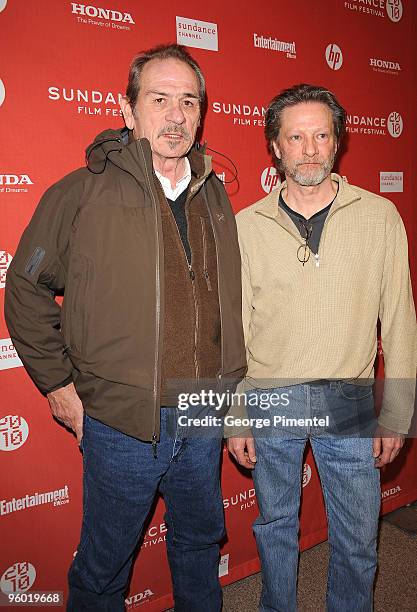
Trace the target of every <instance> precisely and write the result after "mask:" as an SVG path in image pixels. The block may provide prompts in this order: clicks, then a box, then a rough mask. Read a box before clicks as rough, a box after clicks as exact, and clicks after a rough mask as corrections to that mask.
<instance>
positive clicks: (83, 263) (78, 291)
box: [64, 253, 94, 353]
mask: <svg viewBox="0 0 417 612" xmlns="http://www.w3.org/2000/svg"><path fill="white" fill-rule="evenodd" d="M93 283H94V275H93V262H92V261H91V260H90V259H88V258H87V257H85V256H84V255H82V254H81V253H74V254H73V257H72V261H71V264H70V271H69V277H68V282H67V290H66V296H65V298H64V304H65V317H64V321H65V323H64V335H65V342H66V344H67V345H68V346H69V348H70V350H74V351H76V352H79V353H82V352H84V351H85V348H86V346H87V340H88V335H89V333H90V323H91V310H92V303H93V298H94V286H93Z"/></svg>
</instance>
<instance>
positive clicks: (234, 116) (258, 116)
mask: <svg viewBox="0 0 417 612" xmlns="http://www.w3.org/2000/svg"><path fill="white" fill-rule="evenodd" d="M211 111H212V112H213V113H215V114H216V115H224V116H226V117H228V118H229V120H230V121H231V122H232V123H233V125H237V126H242V127H253V126H257V127H264V126H265V113H266V108H265V107H263V106H257V105H251V104H240V103H239V104H234V103H233V102H213V103H212V105H211Z"/></svg>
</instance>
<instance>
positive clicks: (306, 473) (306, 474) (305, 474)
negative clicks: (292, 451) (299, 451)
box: [303, 463, 311, 487]
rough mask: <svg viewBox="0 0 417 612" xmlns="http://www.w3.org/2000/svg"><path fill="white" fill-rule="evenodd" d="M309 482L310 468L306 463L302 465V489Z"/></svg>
mask: <svg viewBox="0 0 417 612" xmlns="http://www.w3.org/2000/svg"><path fill="white" fill-rule="evenodd" d="M310 480H311V467H310V466H309V465H308V463H305V464H304V467H303V487H306V486H307V485H308V483H309V482H310Z"/></svg>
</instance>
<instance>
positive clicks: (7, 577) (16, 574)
mask: <svg viewBox="0 0 417 612" xmlns="http://www.w3.org/2000/svg"><path fill="white" fill-rule="evenodd" d="M35 579H36V570H35V568H34V566H33V565H32V564H31V563H29V562H28V561H18V562H17V563H14V564H13V565H11V566H10V567H9V568H7V570H6V571H5V572H4V573H3V575H2V577H1V578H0V589H1V591H2V593H4V594H5V595H7V594H8V593H24V592H25V591H27V590H28V589H30V587H31V586H32V585H33V583H34V582H35Z"/></svg>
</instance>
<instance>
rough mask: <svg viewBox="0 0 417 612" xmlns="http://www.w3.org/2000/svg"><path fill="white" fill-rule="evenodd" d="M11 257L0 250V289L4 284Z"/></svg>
mask: <svg viewBox="0 0 417 612" xmlns="http://www.w3.org/2000/svg"><path fill="white" fill-rule="evenodd" d="M12 259H13V257H12V256H11V255H10V254H9V253H7V252H6V251H0V289H4V288H5V286H6V275H7V270H8V269H9V266H10V264H11V262H12Z"/></svg>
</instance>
